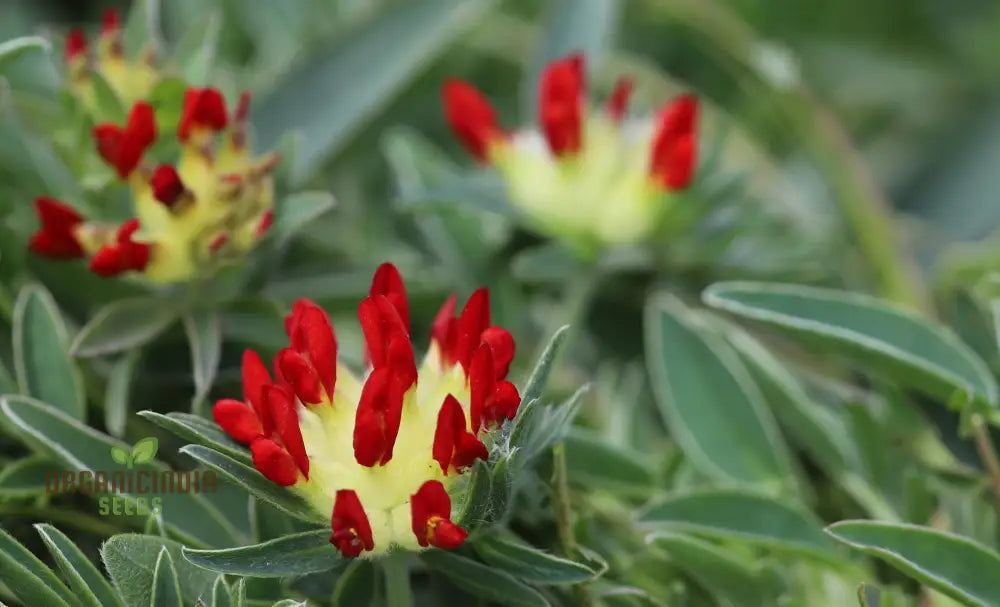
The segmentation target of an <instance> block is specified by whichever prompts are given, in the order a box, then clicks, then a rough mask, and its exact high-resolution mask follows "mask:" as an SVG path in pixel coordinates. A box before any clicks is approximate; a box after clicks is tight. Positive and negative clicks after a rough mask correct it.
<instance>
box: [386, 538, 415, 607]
mask: <svg viewBox="0 0 1000 607" xmlns="http://www.w3.org/2000/svg"><path fill="white" fill-rule="evenodd" d="M382 570H383V572H384V573H385V597H386V605H387V607H413V590H412V589H411V588H410V564H409V555H408V554H407V553H406V552H403V551H396V552H391V553H389V554H388V555H387V556H386V558H384V559H382Z"/></svg>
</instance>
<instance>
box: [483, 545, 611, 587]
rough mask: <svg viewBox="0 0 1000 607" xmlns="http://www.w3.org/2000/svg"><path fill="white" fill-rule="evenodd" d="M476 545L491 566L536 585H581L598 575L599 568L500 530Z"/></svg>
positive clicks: (484, 559)
mask: <svg viewBox="0 0 1000 607" xmlns="http://www.w3.org/2000/svg"><path fill="white" fill-rule="evenodd" d="M472 547H473V548H474V549H475V551H476V554H478V555H479V558H481V559H482V560H483V561H484V562H485V563H486V564H487V565H491V566H493V567H496V568H497V569H499V570H501V571H506V572H507V573H509V574H511V575H513V576H514V577H516V578H518V579H520V580H523V581H525V582H529V583H533V584H541V585H545V586H551V585H558V584H578V583H580V582H584V581H587V580H590V579H593V578H594V577H595V576H596V575H597V572H596V571H594V570H593V569H591V568H589V567H587V566H586V565H582V564H580V563H575V562H573V561H570V560H568V559H564V558H561V557H558V556H555V555H552V554H548V553H547V552H542V551H541V550H538V549H537V548H533V547H532V546H529V545H527V544H525V543H524V542H521V541H520V540H518V539H516V538H514V537H510V536H502V535H500V534H499V533H491V534H487V535H484V536H482V537H479V538H477V539H476V540H475V541H474V542H473V544H472Z"/></svg>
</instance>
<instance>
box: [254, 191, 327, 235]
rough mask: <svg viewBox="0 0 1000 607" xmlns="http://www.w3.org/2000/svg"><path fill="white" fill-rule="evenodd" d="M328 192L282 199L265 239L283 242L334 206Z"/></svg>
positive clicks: (302, 194) (300, 194)
mask: <svg viewBox="0 0 1000 607" xmlns="http://www.w3.org/2000/svg"><path fill="white" fill-rule="evenodd" d="M336 202H337V201H336V199H335V198H334V197H333V195H331V194H330V193H329V192H320V191H316V192H299V193H297V194H292V195H291V196H288V197H286V198H284V199H283V200H282V201H281V202H280V203H279V205H278V207H277V208H276V210H275V213H274V225H272V226H271V229H269V230H268V231H267V237H268V238H269V239H273V240H275V241H277V242H279V243H280V242H285V241H287V240H288V239H290V238H291V237H293V236H295V234H297V233H298V232H299V231H300V230H302V229H303V228H305V227H306V226H308V225H309V224H310V223H312V222H313V221H315V220H316V219H317V218H318V217H319V216H320V215H322V214H324V213H326V212H327V211H329V210H330V209H332V208H333V207H334V206H335V205H336Z"/></svg>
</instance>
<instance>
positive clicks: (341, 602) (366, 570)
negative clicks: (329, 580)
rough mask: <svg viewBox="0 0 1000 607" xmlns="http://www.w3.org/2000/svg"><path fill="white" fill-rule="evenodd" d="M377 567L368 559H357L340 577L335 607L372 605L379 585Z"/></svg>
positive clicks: (334, 598) (334, 591) (335, 596)
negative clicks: (376, 587) (376, 586)
mask: <svg viewBox="0 0 1000 607" xmlns="http://www.w3.org/2000/svg"><path fill="white" fill-rule="evenodd" d="M377 583H378V582H377V580H376V572H375V566H374V565H372V562H371V561H369V560H367V559H356V560H354V561H353V562H352V563H351V564H350V565H348V566H347V569H345V570H344V572H343V573H342V574H340V577H338V578H337V585H336V586H335V587H334V589H333V598H332V599H331V603H332V604H333V607H354V606H355V605H371V604H373V603H374V600H375V585H376V584H377Z"/></svg>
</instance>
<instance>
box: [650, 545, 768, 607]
mask: <svg viewBox="0 0 1000 607" xmlns="http://www.w3.org/2000/svg"><path fill="white" fill-rule="evenodd" d="M650 540H651V541H652V542H653V543H655V545H656V546H658V547H660V548H663V549H664V550H666V551H667V552H668V553H669V554H670V556H671V557H673V558H672V561H673V563H674V564H675V565H676V566H677V567H678V568H680V569H681V570H682V571H684V572H685V573H687V574H688V575H690V576H691V577H692V578H694V579H695V580H696V581H697V582H698V584H700V585H701V586H702V587H703V588H704V589H705V590H707V591H708V592H709V593H710V594H712V595H713V596H715V597H716V598H717V599H718V600H719V602H720V604H722V605H727V606H729V607H754V606H756V607H764V606H765V605H768V604H773V603H766V602H765V601H764V593H763V590H762V588H761V582H760V579H759V578H758V576H757V574H756V573H755V572H754V571H753V569H751V568H750V567H748V566H747V565H746V564H745V563H744V562H742V561H740V560H739V559H737V558H735V557H733V556H731V554H730V553H729V552H727V551H726V550H724V549H723V548H720V547H717V546H714V545H713V544H711V543H709V542H706V541H704V540H700V539H697V538H694V537H691V536H689V535H683V534H680V533H671V532H668V531H666V532H665V531H660V532H657V533H655V534H653V535H652V536H651V537H650Z"/></svg>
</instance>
